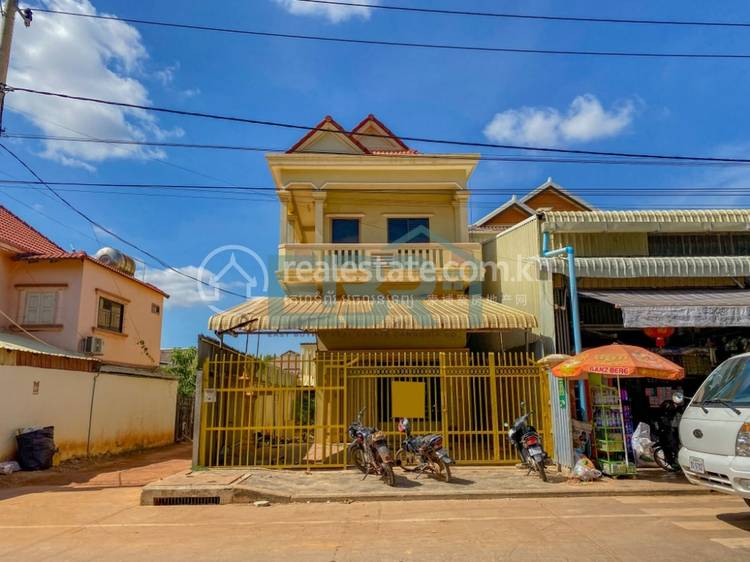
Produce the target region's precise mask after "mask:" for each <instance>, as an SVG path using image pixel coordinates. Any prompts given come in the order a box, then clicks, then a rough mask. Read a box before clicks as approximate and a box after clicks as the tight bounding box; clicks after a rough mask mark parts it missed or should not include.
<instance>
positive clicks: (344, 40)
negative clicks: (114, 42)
mask: <svg viewBox="0 0 750 562" xmlns="http://www.w3.org/2000/svg"><path fill="white" fill-rule="evenodd" d="M34 11H35V12H41V13H47V14H57V15H65V16H74V17H81V18H91V19H99V20H110V21H121V22H127V23H132V24H140V25H153V26H159V27H169V28H174V29H189V30H192V31H209V32H215V33H231V34H234V35H249V36H253V37H268V38H274V39H294V40H301V41H319V42H325V43H337V44H351V45H370V46H378V47H403V48H410V49H434V50H440V51H464V52H481V53H506V54H526V55H529V54H530V55H562V56H587V57H620V58H624V57H633V58H676V59H748V58H750V54H744V53H669V52H664V53H656V52H628V51H586V50H574V49H531V48H528V49H525V48H518V47H482V46H479V45H451V44H445V43H411V42H407V41H386V40H382V39H356V38H351V37H330V36H324V35H302V34H298V33H276V32H270V31H257V30H251V29H238V28H230V27H215V26H207V25H196V24H185V23H175V22H168V21H158V20H145V19H138V18H123V17H116V16H105V15H100V14H82V13H79V12H69V11H65V10H49V9H44V8H35V9H34Z"/></svg>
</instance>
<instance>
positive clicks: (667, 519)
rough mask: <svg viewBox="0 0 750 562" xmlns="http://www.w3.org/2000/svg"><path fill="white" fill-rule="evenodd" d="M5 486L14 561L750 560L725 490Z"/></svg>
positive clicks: (739, 511)
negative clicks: (282, 493)
mask: <svg viewBox="0 0 750 562" xmlns="http://www.w3.org/2000/svg"><path fill="white" fill-rule="evenodd" d="M19 490H20V492H19ZM0 497H5V499H2V500H0V558H1V559H4V560H46V559H55V560H129V561H131V560H135V559H137V560H159V561H161V562H166V561H168V560H185V559H191V560H208V559H214V560H216V559H220V560H249V559H250V560H253V559H256V560H260V559H262V560H293V561H295V562H300V561H302V560H304V561H308V560H322V561H329V560H357V561H367V560H377V561H379V562H382V561H384V560H430V561H431V562H434V561H436V560H462V561H463V560H529V559H536V560H540V559H548V560H576V561H579V560H587V561H591V560H680V561H690V560H696V561H706V560H722V561H732V560H738V561H739V560H743V561H744V560H748V559H750V533H749V530H750V509H748V508H747V506H746V505H745V504H744V503H743V502H742V501H740V500H736V499H734V498H731V497H724V496H683V497H669V496H664V497H640V496H638V497H620V498H606V497H603V498H550V499H508V500H473V501H412V502H382V503H378V502H373V503H353V504H348V505H347V504H291V505H273V506H271V507H264V508H259V507H254V506H252V505H227V506H177V507H143V506H139V505H138V501H139V489H138V488H137V487H117V488H96V487H90V488H70V487H62V488H49V489H40V490H36V489H35V488H20V489H15V490H5V491H2V492H0Z"/></svg>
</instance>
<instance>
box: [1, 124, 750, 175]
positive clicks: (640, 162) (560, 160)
mask: <svg viewBox="0 0 750 562" xmlns="http://www.w3.org/2000/svg"><path fill="white" fill-rule="evenodd" d="M326 130H327V129H326ZM2 136H4V137H6V138H9V139H24V140H38V141H44V142H79V143H94V144H115V145H118V144H122V145H134V146H148V147H160V148H184V149H199V150H228V151H241V152H259V153H265V152H280V153H281V152H286V149H285V148H278V147H276V148H274V147H259V146H247V145H232V144H205V143H187V142H166V141H139V140H134V139H101V138H93V137H71V136H59V135H41V134H37V133H3V135H2ZM305 154H320V155H326V156H357V155H352V153H351V152H336V151H331V150H309V151H308V150H306V151H305ZM367 156H372V157H377V158H393V157H394V156H393V155H388V154H382V153H375V154H369V155H367ZM412 157H413V158H420V159H431V158H434V159H440V160H452V159H455V160H465V159H466V156H465V155H462V154H429V153H417V154H410V155H398V158H412ZM479 157H480V159H481V160H483V161H488V162H520V163H532V164H536V163H545V164H547V163H554V164H595V165H626V166H681V167H682V166H685V167H702V166H745V165H747V164H748V162H723V161H721V162H696V161H682V160H680V161H669V160H666V161H665V160H658V161H654V160H648V159H635V158H627V159H623V158H616V157H612V158H610V159H604V158H576V157H562V156H523V155H518V154H509V155H498V154H480V155H479ZM160 162H163V161H161V160H160ZM189 171H191V172H193V173H196V172H195V171H194V170H189Z"/></svg>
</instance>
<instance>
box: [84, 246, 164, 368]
mask: <svg viewBox="0 0 750 562" xmlns="http://www.w3.org/2000/svg"><path fill="white" fill-rule="evenodd" d="M99 296H103V297H105V298H111V299H113V300H118V299H121V300H122V302H125V318H124V323H123V334H118V333H114V332H108V331H106V330H101V329H99V328H96V323H97V310H98V303H99ZM113 297H114V298H113ZM126 301H127V302H126ZM152 304H155V305H157V306H158V307H159V314H155V313H153V312H151V305H152ZM163 314H164V297H163V296H162V295H161V294H159V293H157V292H155V291H153V290H152V289H149V288H148V287H145V286H144V285H141V284H140V283H136V282H133V281H131V280H129V279H127V278H125V277H123V276H121V275H118V274H116V273H113V272H111V271H109V270H107V269H105V268H103V267H101V266H99V265H97V264H95V263H91V262H89V261H85V262H84V263H83V279H82V284H81V304H80V312H79V316H78V332H79V333H80V334H82V335H96V336H98V337H101V338H102V339H103V340H104V356H103V357H102V360H103V361H105V362H108V363H109V362H111V363H121V364H126V365H135V366H138V367H156V366H158V365H159V349H160V347H161V328H162V316H163ZM140 341H142V342H143V344H140V343H139V342H140Z"/></svg>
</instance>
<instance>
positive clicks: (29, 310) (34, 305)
mask: <svg viewBox="0 0 750 562" xmlns="http://www.w3.org/2000/svg"><path fill="white" fill-rule="evenodd" d="M40 305H41V295H40V294H39V293H26V310H24V314H23V323H24V324H39V309H40Z"/></svg>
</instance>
